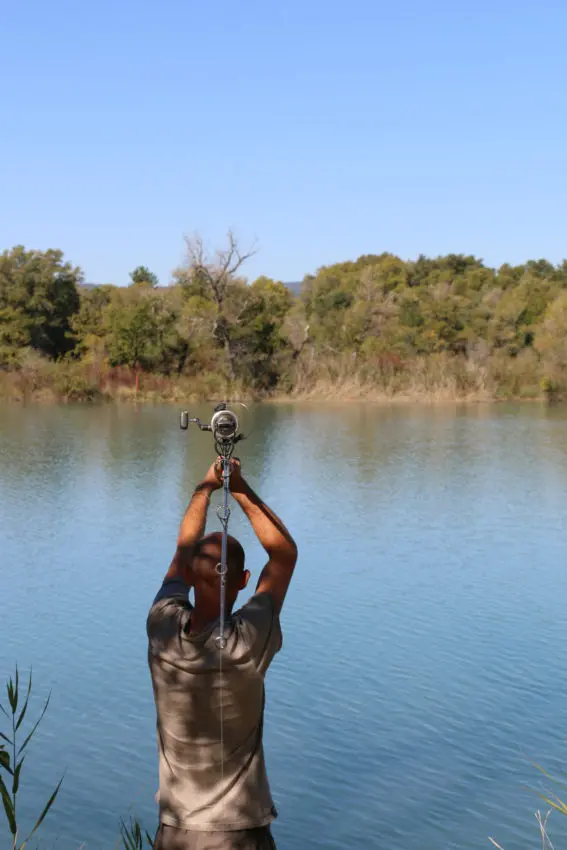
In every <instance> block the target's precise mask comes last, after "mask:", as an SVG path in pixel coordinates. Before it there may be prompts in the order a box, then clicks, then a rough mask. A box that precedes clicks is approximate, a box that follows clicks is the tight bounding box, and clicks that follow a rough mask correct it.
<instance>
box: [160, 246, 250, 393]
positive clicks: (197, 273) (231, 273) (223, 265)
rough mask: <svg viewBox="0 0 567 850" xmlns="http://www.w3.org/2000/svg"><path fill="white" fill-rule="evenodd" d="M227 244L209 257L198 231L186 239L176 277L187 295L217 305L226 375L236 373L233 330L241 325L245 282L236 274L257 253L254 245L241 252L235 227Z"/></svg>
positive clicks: (216, 330) (231, 377)
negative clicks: (182, 263)
mask: <svg viewBox="0 0 567 850" xmlns="http://www.w3.org/2000/svg"><path fill="white" fill-rule="evenodd" d="M227 241H228V245H227V247H226V248H224V249H218V250H217V251H216V252H215V253H214V255H213V256H210V255H209V254H208V253H207V251H206V249H205V246H204V243H203V239H202V238H201V236H199V235H198V234H197V235H195V236H193V237H191V238H186V240H185V242H186V246H187V264H186V267H185V269H182V270H179V271H178V272H177V275H176V278H177V280H178V281H179V282H180V283H181V285H182V286H183V288H184V291H185V294H186V297H188V298H190V297H199V298H203V299H204V300H205V301H209V302H211V303H212V304H213V306H214V315H215V318H214V324H213V335H214V337H215V339H216V340H217V342H218V344H219V345H220V346H221V347H222V348H223V349H224V353H225V362H226V370H227V376H228V379H229V380H230V381H234V379H235V376H236V368H235V358H236V351H235V346H234V341H233V340H234V332H235V328H236V326H237V324H238V320H239V313H240V309H241V308H242V306H243V302H244V301H245V299H243V298H242V291H239V290H242V287H243V286H244V285H245V284H244V281H242V280H241V279H239V278H238V277H237V273H238V272H239V271H240V269H241V267H242V266H243V265H244V263H245V262H246V261H247V260H248V259H250V257H252V256H253V255H254V254H255V250H254V248H250V249H249V250H248V251H242V250H241V248H240V246H239V244H238V241H237V239H236V237H235V236H234V234H233V232H232V230H229V231H228V234H227Z"/></svg>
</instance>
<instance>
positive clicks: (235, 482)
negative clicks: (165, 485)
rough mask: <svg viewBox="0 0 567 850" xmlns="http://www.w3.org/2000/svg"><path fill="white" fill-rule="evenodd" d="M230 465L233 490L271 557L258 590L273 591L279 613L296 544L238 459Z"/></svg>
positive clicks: (261, 591) (292, 568)
mask: <svg viewBox="0 0 567 850" xmlns="http://www.w3.org/2000/svg"><path fill="white" fill-rule="evenodd" d="M231 467H232V468H231V473H230V490H231V493H232V495H233V497H234V498H235V500H236V501H237V502H238V504H239V505H240V507H241V508H242V510H243V511H244V513H245V514H246V516H247V517H248V519H249V520H250V524H251V525H252V528H253V529H254V531H255V533H256V537H257V538H258V540H259V541H260V543H261V544H262V546H263V547H264V549H265V550H266V552H267V554H268V558H269V560H268V563H267V564H266V566H265V567H264V569H263V570H262V573H261V574H260V578H259V580H258V585H257V587H256V593H268V594H270V596H271V597H272V599H273V601H274V605H275V607H276V609H277V611H278V613H279V612H280V611H281V608H282V605H283V602H284V599H285V595H286V593H287V589H288V587H289V583H290V581H291V577H292V575H293V570H294V568H295V564H296V561H297V546H296V544H295V541H294V540H293V538H292V536H291V534H290V533H289V531H288V530H287V528H286V527H285V525H284V524H283V522H282V521H281V519H279V517H277V516H276V514H275V513H274V512H273V511H272V510H270V508H269V507H268V506H267V505H266V504H264V502H263V501H262V499H261V498H260V497H259V496H258V495H256V493H255V492H254V491H253V490H252V488H251V487H250V486H249V484H247V483H246V481H245V480H244V478H243V477H242V475H241V474H240V463H239V461H238V460H236V459H234V460H233V461H232V464H231Z"/></svg>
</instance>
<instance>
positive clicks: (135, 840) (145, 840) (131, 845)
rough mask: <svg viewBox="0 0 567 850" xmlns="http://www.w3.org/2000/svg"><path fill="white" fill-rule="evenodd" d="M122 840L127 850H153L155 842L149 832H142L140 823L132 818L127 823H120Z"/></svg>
mask: <svg viewBox="0 0 567 850" xmlns="http://www.w3.org/2000/svg"><path fill="white" fill-rule="evenodd" d="M120 838H121V840H122V844H123V845H124V848H125V850H144V847H149V848H150V850H153V847H154V842H153V840H152V837H151V835H150V834H149V832H148V831H147V830H142V827H141V826H140V822H139V821H138V820H137V819H136V818H130V820H129V822H128V823H126V822H125V821H124V820H122V821H121V822H120Z"/></svg>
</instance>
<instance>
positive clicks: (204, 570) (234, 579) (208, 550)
mask: <svg viewBox="0 0 567 850" xmlns="http://www.w3.org/2000/svg"><path fill="white" fill-rule="evenodd" d="M221 555H222V533H221V532H220V531H215V532H213V533H212V534H207V536H206V537H202V538H201V540H199V542H198V543H197V545H196V546H195V551H194V554H193V564H192V572H193V578H194V582H195V586H197V585H204V586H208V587H211V586H214V587H218V586H219V585H220V576H219V572H218V569H217V566H218V564H220V561H221ZM226 560H227V574H226V583H227V587H228V588H231V589H232V590H235V591H236V592H237V593H238V591H239V590H241V589H242V587H243V586H244V583H245V581H246V570H245V568H244V565H245V555H244V549H243V548H242V546H241V544H240V543H239V542H238V540H237V539H236V538H235V537H231V536H230V535H229V536H228V538H227V553H226Z"/></svg>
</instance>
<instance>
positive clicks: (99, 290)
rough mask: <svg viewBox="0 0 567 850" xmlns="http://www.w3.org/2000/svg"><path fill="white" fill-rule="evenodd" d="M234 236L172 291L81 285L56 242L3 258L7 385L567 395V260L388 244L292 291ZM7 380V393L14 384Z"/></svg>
mask: <svg viewBox="0 0 567 850" xmlns="http://www.w3.org/2000/svg"><path fill="white" fill-rule="evenodd" d="M249 256H250V254H249V253H246V252H242V251H241V250H240V248H239V245H238V243H237V242H236V240H235V239H234V237H233V235H232V234H231V233H229V235H228V244H227V247H226V248H225V249H223V250H221V251H218V252H217V253H216V254H215V255H214V256H213V257H210V256H207V255H206V252H205V250H204V247H203V243H202V242H201V240H200V239H198V238H196V239H193V240H190V241H189V242H188V244H187V260H186V262H185V264H184V265H183V266H182V267H180V268H179V269H177V270H176V271H175V272H174V273H173V276H172V280H171V282H170V285H169V286H166V287H160V286H158V285H157V283H158V282H157V279H156V277H155V275H153V274H152V273H151V272H150V271H149V270H148V269H147V268H145V267H143V266H142V267H139V268H137V269H136V270H135V271H134V272H132V274H131V283H130V285H129V286H112V285H106V286H99V287H96V288H91V289H88V288H85V287H84V286H82V284H83V275H82V272H81V270H80V269H79V268H76V267H74V266H72V265H71V264H70V263H68V262H66V261H65V260H64V257H63V254H62V253H61V252H60V251H45V252H40V251H29V250H26V249H25V248H23V247H21V246H20V247H16V248H13V249H12V250H9V251H5V252H4V253H3V254H2V255H1V256H0V370H1V374H2V378H3V386H4V392H5V393H6V392H8V394H11V395H14V396H16V397H23V396H27V395H32V396H33V395H34V394H35V395H38V394H39V395H41V394H42V393H47V392H48V391H51V392H54V393H55V395H57V396H61V397H65V398H95V397H97V396H100V395H103V396H104V395H116V394H120V393H122V394H130V393H138V394H142V395H146V396H150V397H164V398H177V397H179V396H180V395H184V396H185V395H187V394H190V395H194V396H200V397H218V395H219V393H220V392H225V391H229V392H240V393H241V394H247V395H251V394H252V395H256V396H266V395H270V394H291V395H293V394H295V395H303V396H309V395H312V396H326V395H327V396H332V395H336V396H358V397H362V396H376V397H378V396H393V395H400V394H401V395H407V396H419V395H427V396H435V395H438V396H443V397H464V396H470V397H509V396H526V397H535V396H539V395H542V394H547V395H551V396H556V395H557V396H558V395H561V394H562V393H563V392H564V391H566V390H567V262H563V263H562V264H561V265H559V266H555V265H553V264H552V263H549V262H547V261H546V260H533V261H529V262H527V263H525V264H523V265H519V266H511V265H503V266H501V267H500V268H498V269H492V268H488V267H487V266H485V265H484V263H483V262H482V260H479V259H477V258H475V257H473V256H464V255H461V254H458V255H457V254H450V255H448V256H446V257H437V258H434V259H431V258H427V257H424V256H420V257H419V258H418V259H417V260H415V261H410V262H405V261H403V260H401V259H400V258H399V257H396V256H394V255H392V254H388V253H383V254H379V255H366V256H362V257H360V258H359V259H358V260H356V261H355V262H345V263H339V264H336V265H332V266H325V267H322V268H321V269H319V270H318V271H317V273H316V274H313V275H307V276H306V277H305V279H304V280H303V283H302V286H301V291H300V293H299V294H296V293H294V292H292V291H290V289H289V288H288V287H286V286H285V285H284V284H283V283H281V282H279V281H274V280H271V279H269V278H266V277H260V278H258V279H257V280H255V281H254V282H253V283H251V284H249V283H248V281H247V280H246V279H245V278H244V277H242V271H243V267H244V264H245V261H246V260H247V259H248V257H249ZM6 387H7V388H8V389H6Z"/></svg>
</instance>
